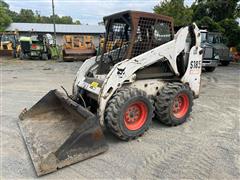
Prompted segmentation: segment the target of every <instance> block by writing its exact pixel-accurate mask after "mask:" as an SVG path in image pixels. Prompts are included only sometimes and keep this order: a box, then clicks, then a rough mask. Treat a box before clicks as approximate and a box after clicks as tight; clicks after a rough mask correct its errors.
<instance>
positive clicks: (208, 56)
mask: <svg viewBox="0 0 240 180" xmlns="http://www.w3.org/2000/svg"><path fill="white" fill-rule="evenodd" d="M203 58H204V59H211V58H213V48H209V47H206V48H204V55H203Z"/></svg>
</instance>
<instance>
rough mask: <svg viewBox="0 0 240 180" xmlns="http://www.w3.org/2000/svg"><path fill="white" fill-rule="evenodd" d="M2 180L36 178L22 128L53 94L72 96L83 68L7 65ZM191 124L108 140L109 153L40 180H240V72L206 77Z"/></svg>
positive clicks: (231, 69)
mask: <svg viewBox="0 0 240 180" xmlns="http://www.w3.org/2000/svg"><path fill="white" fill-rule="evenodd" d="M0 65H1V89H2V94H1V98H2V101H1V106H2V112H1V137H2V138H1V149H2V151H1V161H2V162H1V163H2V167H1V170H0V171H1V174H2V176H1V179H20V178H21V179H33V178H37V177H36V174H35V171H34V168H33V165H32V163H31V160H30V157H29V154H28V152H27V149H26V147H25V144H24V142H23V139H22V137H21V134H20V131H19V128H18V125H17V121H18V115H19V113H20V112H21V110H22V109H23V108H24V107H31V106H32V105H33V104H34V103H36V102H37V101H38V100H39V99H40V98H41V97H42V96H43V95H45V94H46V93H47V92H48V91H49V90H51V89H54V88H60V86H61V85H63V86H64V87H66V89H67V90H68V91H71V86H72V82H73V79H74V76H75V73H76V72H77V70H78V68H79V66H80V65H81V63H80V62H73V63H56V62H51V61H45V62H44V61H16V60H14V61H13V60H8V61H6V60H4V61H3V60H1V61H0ZM201 84H202V89H201V95H200V98H198V99H196V100H195V101H194V103H195V105H194V108H193V112H192V114H191V116H190V118H189V120H188V121H187V122H186V123H185V124H183V125H181V126H178V127H171V128H169V127H166V126H164V125H162V124H160V123H159V122H158V121H157V120H154V122H153V124H152V127H151V128H150V130H149V131H148V132H147V133H146V134H145V135H144V136H143V137H141V138H140V139H138V140H135V141H131V142H122V141H119V140H118V139H116V138H114V137H113V136H112V135H111V134H109V133H106V138H107V141H108V142H109V147H110V148H109V151H108V152H107V153H104V154H102V155H100V156H97V157H94V158H92V159H89V160H86V161H83V162H81V163H77V164H74V165H72V166H69V167H66V168H63V169H61V170H59V171H58V172H55V173H52V174H49V175H46V176H43V177H41V179H66V178H67V179H77V178H78V179H79V178H80V179H92V178H131V179H157V178H161V179H179V178H183V179H239V178H240V148H239V147H240V146H239V145H240V140H239V135H240V134H239V120H240V109H239V107H240V88H239V86H240V65H237V64H235V65H234V64H232V65H230V66H228V67H222V66H220V67H218V68H217V69H216V71H215V72H213V73H203V75H202V83H201Z"/></svg>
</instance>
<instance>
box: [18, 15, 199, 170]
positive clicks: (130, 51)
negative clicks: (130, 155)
mask: <svg viewBox="0 0 240 180" xmlns="http://www.w3.org/2000/svg"><path fill="white" fill-rule="evenodd" d="M104 22H105V25H106V35H105V41H104V46H103V50H102V51H101V52H102V53H101V54H100V55H98V56H95V57H92V58H90V59H88V60H86V61H85V62H84V63H83V64H82V66H81V67H80V69H79V71H78V72H77V75H76V78H75V81H74V83H73V91H72V94H71V95H68V93H66V94H65V93H62V92H60V91H58V90H52V91H50V92H49V93H48V94H47V95H45V96H44V97H43V98H42V99H41V100H40V101H39V102H38V103H37V104H35V105H34V106H33V107H32V108H30V109H29V110H25V111H23V112H22V113H21V115H20V119H21V120H20V121H19V125H20V129H21V131H22V134H23V137H24V139H25V142H26V144H27V147H28V150H29V153H30V155H31V158H32V160H33V164H34V166H35V169H36V172H37V174H38V175H43V174H46V173H50V172H53V171H56V170H57V169H59V168H62V167H64V166H67V165H70V164H73V163H76V162H78V161H82V160H84V159H88V158H90V157H93V156H95V155H98V154H100V153H103V152H105V151H106V150H107V149H108V147H107V143H106V140H105V138H104V135H103V130H102V128H103V127H105V128H106V129H107V130H109V131H110V132H112V134H113V135H115V136H116V137H117V138H119V139H121V140H125V141H128V140H132V139H136V138H138V137H139V136H141V135H143V134H144V132H146V131H147V130H148V129H149V127H150V124H151V121H152V118H153V116H154V114H155V115H156V119H157V120H158V121H159V122H162V123H164V124H166V125H169V126H176V125H180V124H182V123H184V122H185V121H186V120H187V118H188V117H189V115H190V113H191V111H192V106H193V100H194V99H195V98H197V97H198V96H199V93H200V92H199V90H200V80H201V77H200V75H201V68H202V65H201V63H202V54H203V50H202V48H201V47H200V43H201V34H200V31H199V29H198V27H197V26H196V24H192V25H189V26H187V27H184V28H181V29H180V30H179V31H178V32H177V33H176V35H175V36H174V32H173V20H172V18H171V17H167V16H162V15H157V14H152V13H145V12H138V11H124V12H120V13H117V14H113V15H110V16H107V17H104ZM119 37H121V41H120V42H121V44H120V46H118V47H115V48H112V49H111V50H109V48H108V47H107V46H108V45H109V43H110V42H114V40H115V38H117V39H119ZM123 42H124V43H123ZM112 47H113V46H112ZM159 141H161V138H160V139H159Z"/></svg>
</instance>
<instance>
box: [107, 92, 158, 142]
mask: <svg viewBox="0 0 240 180" xmlns="http://www.w3.org/2000/svg"><path fill="white" fill-rule="evenodd" d="M134 101H141V102H143V103H144V104H145V105H146V107H147V109H148V113H147V119H146V121H145V123H144V124H143V125H142V126H141V127H140V128H139V129H137V130H129V129H128V128H127V127H126V125H125V123H124V112H125V110H126V109H127V107H128V106H129V105H130V104H131V103H133V102H134ZM153 103H154V102H153V100H151V98H150V97H149V96H147V94H146V92H144V91H142V90H139V89H136V88H129V87H127V88H121V89H119V90H118V91H117V92H115V94H114V95H113V96H112V98H111V99H110V100H109V101H108V104H107V107H106V110H105V124H106V127H107V128H108V129H109V130H110V131H111V132H112V133H113V134H114V135H115V136H117V137H118V138H120V139H122V140H125V141H128V140H132V139H135V138H137V137H139V136H142V135H143V134H144V132H145V131H147V130H148V129H149V127H150V124H151V122H152V118H153V111H154V106H153Z"/></svg>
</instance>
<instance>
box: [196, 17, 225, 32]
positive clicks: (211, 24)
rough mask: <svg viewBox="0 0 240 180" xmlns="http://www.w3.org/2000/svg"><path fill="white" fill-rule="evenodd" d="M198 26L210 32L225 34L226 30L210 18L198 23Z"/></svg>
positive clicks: (204, 18)
mask: <svg viewBox="0 0 240 180" xmlns="http://www.w3.org/2000/svg"><path fill="white" fill-rule="evenodd" d="M196 23H197V25H198V26H199V27H202V28H207V29H208V30H209V31H219V32H224V31H225V30H224V28H222V27H221V26H220V25H219V24H218V23H216V22H215V21H214V20H213V19H212V18H210V17H209V16H204V17H203V18H202V19H201V20H197V21H196Z"/></svg>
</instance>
